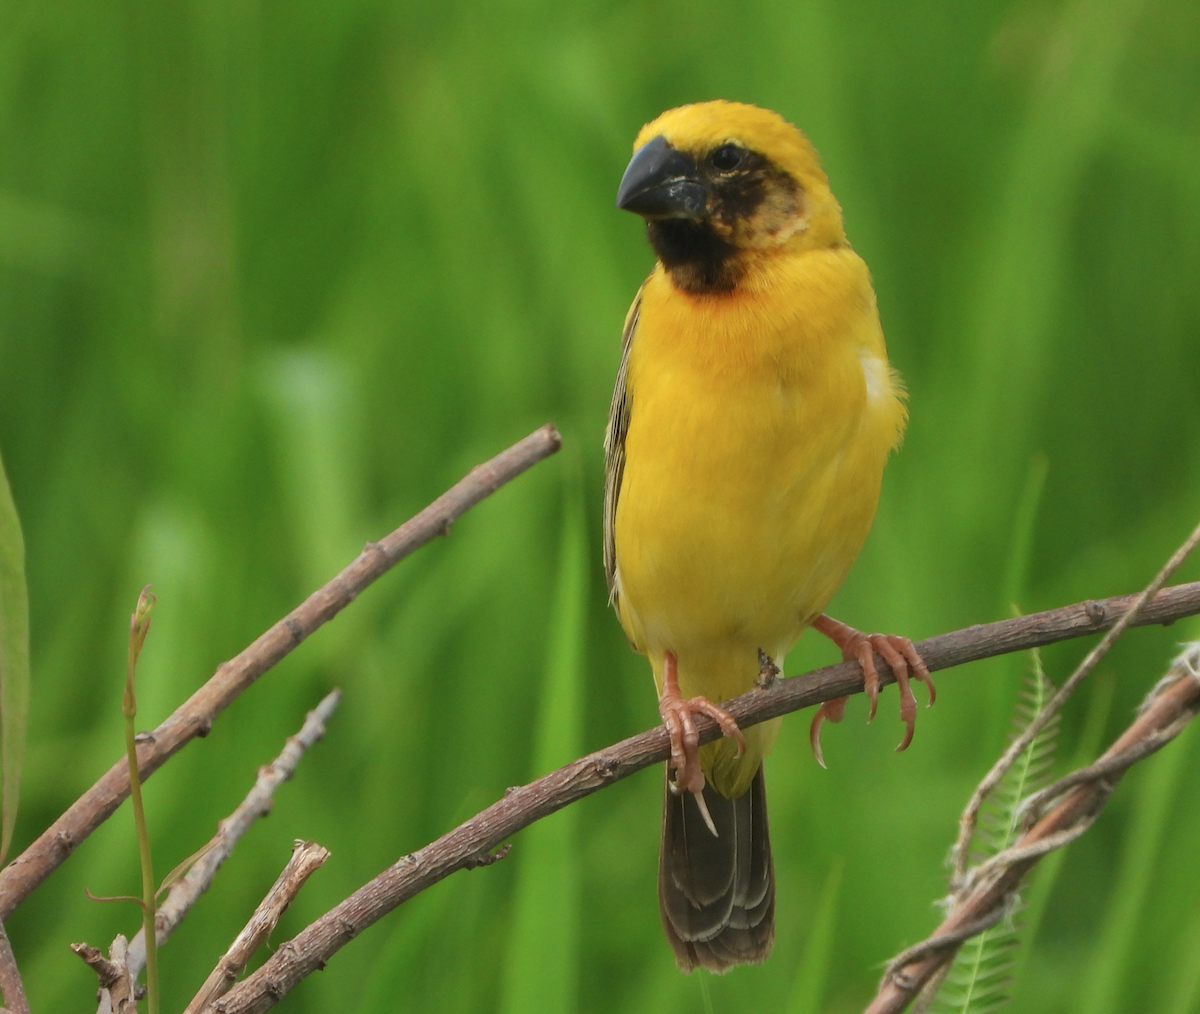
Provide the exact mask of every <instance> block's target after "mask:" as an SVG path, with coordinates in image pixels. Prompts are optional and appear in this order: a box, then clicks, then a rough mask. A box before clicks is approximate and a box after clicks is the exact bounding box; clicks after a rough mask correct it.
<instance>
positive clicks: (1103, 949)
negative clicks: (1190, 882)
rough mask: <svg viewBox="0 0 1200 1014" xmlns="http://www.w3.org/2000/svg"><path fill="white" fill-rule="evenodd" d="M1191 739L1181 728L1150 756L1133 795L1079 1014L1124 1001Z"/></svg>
mask: <svg viewBox="0 0 1200 1014" xmlns="http://www.w3.org/2000/svg"><path fill="white" fill-rule="evenodd" d="M1194 739H1195V734H1194V730H1193V729H1190V728H1189V729H1185V730H1184V731H1183V732H1182V733H1181V734H1180V736H1179V738H1178V740H1177V741H1176V742H1175V743H1174V744H1173V745H1172V748H1171V749H1169V750H1163V751H1162V753H1160V754H1159V755H1158V756H1157V757H1154V758H1153V759H1152V760H1150V761H1148V762H1147V763H1146V765H1145V767H1146V770H1145V771H1144V772H1138V774H1140V775H1141V780H1140V784H1139V785H1138V786H1137V793H1136V796H1135V797H1134V805H1133V811H1132V813H1131V814H1130V816H1129V824H1128V828H1127V830H1126V836H1127V837H1126V842H1125V848H1124V854H1123V855H1122V857H1121V867H1120V870H1119V871H1118V873H1117V878H1116V883H1115V884H1114V885H1113V890H1112V895H1111V897H1110V899H1109V903H1108V910H1107V912H1106V913H1105V916H1104V921H1103V925H1102V928H1101V933H1100V942H1099V943H1098V944H1097V946H1096V951H1095V956H1094V958H1093V959H1092V963H1091V968H1090V970H1089V973H1088V974H1087V976H1086V977H1085V979H1084V987H1083V988H1082V989H1081V990H1080V991H1079V993H1078V1004H1077V1005H1076V1010H1078V1011H1080V1012H1081V1014H1083V1012H1086V1014H1114V1012H1115V1011H1119V1010H1128V1009H1129V1008H1128V1007H1125V1006H1123V1005H1122V1002H1121V997H1122V993H1123V990H1124V985H1125V980H1126V971H1127V969H1128V968H1129V966H1130V963H1131V961H1132V960H1133V957H1134V952H1135V950H1136V949H1137V947H1138V944H1139V942H1140V941H1139V939H1138V928H1139V926H1140V925H1141V921H1142V912H1143V909H1144V908H1145V905H1146V899H1147V895H1148V894H1149V891H1150V878H1151V876H1152V875H1153V873H1154V871H1155V868H1156V866H1157V861H1158V857H1159V854H1160V853H1161V851H1162V849H1163V846H1164V844H1165V842H1166V835H1167V828H1168V825H1169V820H1168V818H1169V817H1170V816H1171V802H1172V800H1173V799H1174V798H1175V795H1176V793H1177V790H1178V788H1179V782H1180V778H1181V777H1182V774H1183V771H1184V770H1185V768H1186V764H1187V758H1188V753H1189V752H1190V750H1191V745H1192V741H1193V740H1194Z"/></svg>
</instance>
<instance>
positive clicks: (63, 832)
mask: <svg viewBox="0 0 1200 1014" xmlns="http://www.w3.org/2000/svg"><path fill="white" fill-rule="evenodd" d="M561 443H562V439H561V438H560V437H559V435H558V431H557V430H556V429H555V428H554V427H553V426H550V425H546V426H543V427H542V428H541V429H539V430H535V431H534V432H533V433H531V434H530V435H529V436H527V437H525V439H524V440H521V441H518V442H517V443H515V444H513V445H512V446H511V447H510V448H508V449H507V450H505V451H502V452H501V453H500V454H498V455H496V457H494V458H492V459H491V460H490V461H487V462H485V463H484V464H482V465H479V466H477V467H476V468H473V469H472V470H471V471H470V473H468V475H467V476H466V477H465V478H464V479H462V480H461V481H460V482H459V483H457V484H456V485H455V486H453V487H451V488H450V489H449V490H448V491H447V492H445V493H443V494H442V495H441V496H440V497H438V498H437V499H436V500H435V501H434V502H433V503H431V504H430V505H429V506H428V507H426V508H425V509H424V510H423V511H421V512H420V513H419V514H416V515H414V516H413V517H412V518H410V519H409V520H408V521H406V522H405V523H404V524H402V525H401V526H400V527H399V528H397V529H396V530H395V531H394V532H392V533H391V534H390V535H388V536H386V537H385V538H383V539H381V540H380V541H379V542H368V543H367V544H366V546H365V547H364V548H363V551H362V552H361V553H360V554H359V555H358V557H357V558H356V559H355V560H354V561H353V562H352V563H351V564H350V565H349V566H348V567H346V568H345V569H344V570H343V571H342V572H341V573H340V574H338V575H337V577H335V578H333V579H332V580H331V581H329V582H328V583H327V584H326V585H325V586H324V587H322V588H320V589H318V590H317V591H315V592H313V593H312V594H311V595H310V596H309V597H308V598H307V599H305V600H304V602H302V603H301V604H300V605H299V606H297V607H296V608H295V609H293V610H292V611H291V612H290V613H288V615H287V616H285V617H284V618H283V619H282V620H280V621H279V622H278V623H276V624H275V625H274V626H272V627H271V628H270V629H269V630H267V631H266V633H264V634H262V635H261V636H260V637H259V638H258V639H257V640H256V641H255V642H254V643H253V644H251V645H250V646H249V647H247V648H246V649H244V650H243V651H242V652H241V653H240V654H239V655H237V656H236V657H235V658H233V659H231V660H230V661H228V662H225V663H223V664H222V665H220V666H218V667H217V671H216V673H215V674H214V675H213V676H212V678H211V679H209V681H208V682H207V683H205V684H204V685H203V686H202V687H201V688H200V689H199V690H197V691H196V692H195V693H194V694H192V696H191V697H189V698H188V699H187V700H186V701H185V702H184V703H183V704H181V705H180V706H179V707H178V708H176V709H175V711H174V712H173V713H172V714H171V715H170V716H169V717H168V718H167V719H166V720H165V721H164V722H163V723H162V724H161V725H160V726H159V727H158V728H157V729H155V730H154V731H153V732H152V733H148V734H145V735H143V736H141V737H139V739H140V740H142V742H141V743H140V744H139V747H138V770H139V772H141V775H142V778H143V779H145V778H147V777H149V776H150V775H151V774H152V773H153V772H154V771H157V770H158V769H159V768H160V767H161V766H162V765H163V764H164V763H166V761H167V760H168V759H169V758H171V757H172V756H173V755H174V754H175V753H177V752H178V751H179V750H180V749H181V748H182V747H183V746H185V745H186V744H187V743H189V742H190V741H191V740H192V739H193V738H195V737H196V736H203V735H205V734H206V733H207V732H208V730H209V729H210V728H211V727H212V722H213V719H215V718H216V717H217V716H218V715H219V714H220V713H221V712H222V711H224V710H225V708H227V707H228V706H229V705H230V704H231V703H232V702H233V700H234V699H235V698H236V697H237V696H238V695H239V694H240V693H242V691H244V690H245V689H246V688H247V687H249V686H250V685H251V684H252V683H253V682H254V681H255V680H256V679H258V677H259V676H261V675H262V674H263V673H265V672H266V671H267V670H268V669H270V668H271V667H272V666H274V665H275V664H276V663H278V662H279V661H280V660H281V659H282V658H283V657H284V656H285V655H287V654H288V653H289V652H290V651H292V649H293V648H295V647H296V646H297V645H298V644H300V642H301V641H303V640H304V639H305V638H306V637H308V635H309V634H311V633H312V632H313V631H314V630H316V629H317V628H318V627H320V626H321V625H323V624H325V623H327V622H328V621H329V620H331V619H333V617H334V616H336V615H337V614H338V613H339V612H341V611H342V610H343V609H344V608H345V607H346V606H348V605H349V604H350V603H351V602H353V601H354V599H355V598H356V597H357V596H358V595H359V593H360V592H362V591H363V589H364V588H366V587H367V586H368V585H370V584H371V583H372V582H374V581H375V580H377V579H378V578H379V577H381V576H382V575H383V574H385V573H386V572H387V571H388V570H390V569H391V568H392V567H393V566H395V565H396V564H397V563H399V562H400V560H402V559H404V557H406V556H408V555H409V554H410V553H412V552H413V551H414V550H416V549H419V548H420V547H421V546H423V545H425V543H427V542H429V541H430V540H431V539H434V538H436V537H437V536H438V535H445V534H446V533H447V532H449V530H450V526H451V525H452V524H453V523H454V521H455V520H457V519H458V518H459V517H460V516H461V515H462V514H464V513H465V512H466V511H468V510H470V509H471V508H472V507H474V506H475V505H476V504H477V503H479V501H481V500H483V499H484V498H485V497H487V496H488V495H489V494H491V493H493V492H494V491H495V490H496V489H498V488H499V487H500V486H502V485H504V484H505V483H506V482H508V481H509V480H511V479H514V478H516V477H517V476H518V475H520V474H521V473H522V472H524V471H525V470H526V469H528V468H530V467H531V466H533V465H535V464H537V463H538V462H539V461H541V460H542V459H543V458H546V457H548V456H549V455H551V454H553V453H554V452H555V451H557V450H558V449H559V447H560V446H561ZM128 795H129V765H128V763H127V761H126V759H125V758H122V759H121V760H119V761H117V763H115V764H114V765H113V766H112V767H111V768H109V769H108V771H107V772H106V773H105V774H104V775H103V776H102V777H101V778H100V780H99V781H97V782H96V783H95V784H94V785H93V786H92V787H91V788H90V789H88V790H87V792H85V793H84V794H83V795H82V796H80V797H79V799H77V800H76V801H75V802H74V803H73V804H71V806H70V807H69V808H68V809H67V811H66V812H65V813H63V814H62V816H60V817H59V818H58V819H57V820H56V821H55V822H54V823H53V824H51V825H50V827H48V828H47V829H46V830H45V831H44V832H42V834H41V835H40V836H39V837H38V839H37V840H36V841H35V842H34V843H33V844H32V845H30V846H29V847H28V848H27V849H26V850H25V851H24V852H22V853H21V855H19V856H18V857H17V858H16V859H14V860H13V861H12V862H11V863H9V864H8V866H6V867H5V868H4V869H3V870H2V871H0V920H5V919H7V918H8V917H9V916H10V915H11V914H12V912H13V910H14V909H15V908H16V907H17V906H18V905H19V904H20V903H21V902H22V901H24V900H25V898H27V897H28V896H29V894H30V893H31V892H32V891H33V890H34V888H36V887H37V886H38V884H40V883H41V882H42V881H43V880H45V879H46V877H48V876H49V875H50V874H51V873H52V872H53V871H54V870H55V869H56V868H57V867H58V866H59V865H60V864H61V863H62V862H63V861H64V860H66V858H67V857H68V856H69V855H70V854H71V853H72V852H73V851H74V850H75V848H76V847H77V846H78V845H79V843H80V842H81V841H83V840H84V839H85V838H86V837H87V836H88V835H90V834H91V833H92V832H93V831H95V830H96V828H97V827H99V826H100V825H101V824H102V823H104V821H106V820H107V819H108V818H109V817H110V816H112V814H113V812H114V811H115V810H116V808H117V807H118V806H119V805H120V804H121V802H122V801H123V800H124V799H125V798H126V796H128Z"/></svg>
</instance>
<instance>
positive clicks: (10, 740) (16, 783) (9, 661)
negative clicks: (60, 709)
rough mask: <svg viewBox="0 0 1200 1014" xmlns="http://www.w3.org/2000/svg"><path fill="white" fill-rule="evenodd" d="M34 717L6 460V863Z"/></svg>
mask: <svg viewBox="0 0 1200 1014" xmlns="http://www.w3.org/2000/svg"><path fill="white" fill-rule="evenodd" d="M28 717H29V597H28V592H27V591H26V588H25V540H24V539H23V538H22V536H21V521H20V518H18V517H17V506H16V504H15V503H13V498H12V490H10V489H9V487H8V476H7V474H6V473H5V471H4V462H3V461H2V460H0V768H2V772H3V773H2V774H0V798H2V800H3V802H2V804H0V810H2V814H0V863H3V862H4V860H5V858H6V857H7V856H8V846H9V844H10V843H11V842H12V836H13V828H14V827H15V826H16V823H17V804H18V802H19V801H20V798H21V766H22V765H23V764H24V761H25V726H26V722H27V720H28Z"/></svg>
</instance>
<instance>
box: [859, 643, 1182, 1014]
mask: <svg viewBox="0 0 1200 1014" xmlns="http://www.w3.org/2000/svg"><path fill="white" fill-rule="evenodd" d="M1198 667H1200V644H1194V645H1191V646H1190V647H1189V649H1188V650H1187V651H1185V652H1184V654H1183V655H1181V656H1180V658H1179V659H1177V660H1176V662H1175V663H1174V665H1173V666H1172V668H1171V671H1170V673H1169V674H1168V676H1167V678H1166V679H1164V680H1163V681H1162V682H1160V683H1159V685H1158V686H1157V687H1156V688H1155V690H1154V693H1153V694H1152V695H1151V698H1150V700H1149V701H1148V702H1147V706H1146V707H1145V708H1144V709H1143V710H1142V713H1141V714H1140V715H1139V716H1138V717H1137V719H1136V720H1135V721H1134V722H1133V724H1132V725H1130V726H1129V728H1128V729H1126V730H1125V732H1124V733H1122V735H1121V736H1120V738H1118V739H1117V741H1116V742H1115V743H1113V745H1112V746H1111V747H1109V749H1108V750H1107V751H1105V753H1104V754H1103V755H1102V756H1101V757H1100V759H1099V760H1098V761H1097V762H1096V763H1095V764H1093V765H1091V766H1090V767H1089V768H1087V769H1084V770H1085V772H1086V774H1087V780H1086V781H1080V778H1079V776H1078V775H1075V776H1070V779H1069V780H1067V779H1064V780H1062V781H1060V782H1058V783H1056V784H1055V785H1053V786H1051V787H1050V790H1049V791H1048V793H1047V794H1041V793H1039V796H1038V799H1037V802H1039V803H1040V804H1041V805H1048V804H1049V803H1050V802H1052V801H1053V800H1054V799H1058V800H1059V801H1058V802H1057V804H1056V805H1054V807H1053V809H1051V810H1050V812H1049V813H1047V814H1046V815H1045V816H1043V817H1041V818H1040V819H1039V820H1037V823H1035V824H1034V825H1033V826H1032V827H1031V828H1029V830H1027V831H1026V832H1025V833H1024V834H1023V835H1022V836H1021V837H1020V838H1019V839H1018V840H1017V842H1016V843H1015V844H1014V845H1013V846H1012V847H1011V848H1009V849H1005V850H1004V851H1003V852H1001V853H999V854H998V855H996V856H993V857H992V858H991V859H989V860H988V861H987V862H986V863H983V864H981V865H980V866H979V867H977V868H975V869H974V870H971V871H969V872H968V873H967V876H966V877H965V878H964V884H963V887H962V890H961V891H960V892H959V893H958V894H957V895H956V900H955V902H954V905H953V907H952V908H951V909H950V912H949V914H948V915H947V916H946V918H945V920H944V921H943V922H942V924H941V925H940V926H939V927H938V928H937V929H936V930H935V931H934V933H933V935H932V936H931V937H930V938H929V939H928V940H926V941H924V942H923V943H920V944H917V945H916V946H915V947H910V948H909V949H908V950H906V951H905V952H904V953H903V954H901V955H899V956H898V957H897V958H896V959H895V960H894V961H893V962H892V964H891V966H890V967H889V968H888V971H887V973H886V974H885V975H884V978H883V982H882V983H881V984H880V987H879V993H878V994H877V995H876V997H875V999H874V1000H873V1001H872V1002H871V1004H870V1006H869V1007H867V1009H866V1011H865V1012H864V1014H899V1012H900V1011H903V1010H904V1009H905V1008H906V1007H907V1006H908V1004H909V1003H910V1002H911V1000H912V999H913V997H914V996H915V995H916V994H917V993H918V992H919V991H920V990H921V988H922V987H923V986H924V984H925V983H926V982H927V981H928V980H929V979H931V978H932V977H933V976H935V975H936V974H938V973H939V972H940V971H941V969H942V968H943V967H945V966H946V965H947V964H948V963H949V962H950V961H952V960H953V959H954V954H955V952H956V951H957V949H958V945H959V944H961V943H962V941H963V940H965V939H966V938H967V937H968V936H973V935H974V934H975V933H978V932H981V931H982V930H983V929H986V928H987V926H988V925H990V924H994V923H995V922H996V921H997V920H998V919H999V918H1000V917H1001V916H1002V915H1003V913H1004V909H1005V907H1006V906H1007V905H1008V904H1009V902H1010V899H1011V898H1012V897H1013V893H1014V892H1015V891H1016V890H1017V887H1018V886H1019V884H1020V882H1021V879H1022V877H1024V876H1025V874H1026V873H1027V872H1028V871H1029V870H1030V869H1032V867H1033V866H1034V865H1035V864H1036V863H1037V861H1038V860H1039V859H1040V858H1041V857H1042V856H1043V855H1045V854H1046V853H1048V852H1050V851H1052V850H1053V849H1056V848H1061V847H1062V846H1063V845H1065V844H1067V843H1068V842H1070V841H1073V840H1074V839H1076V838H1078V837H1079V836H1080V835H1081V834H1083V832H1084V831H1086V830H1087V829H1088V828H1089V827H1090V826H1091V825H1092V823H1093V822H1094V821H1095V819H1096V817H1097V816H1098V815H1099V813H1100V811H1101V810H1102V809H1103V808H1104V804H1105V803H1106V802H1107V801H1108V797H1109V796H1110V795H1111V794H1112V791H1113V789H1114V788H1115V787H1116V784H1117V782H1118V781H1119V780H1120V778H1121V776H1122V775H1123V774H1124V773H1125V771H1127V770H1128V769H1129V768H1130V767H1131V766H1132V765H1133V764H1135V763H1137V762H1138V761H1139V760H1142V759H1143V758H1145V757H1148V756H1150V754H1152V753H1154V752H1155V751H1156V750H1158V749H1159V748H1161V747H1162V746H1163V745H1164V744H1165V743H1167V742H1169V741H1170V739H1172V738H1174V737H1175V736H1176V735H1178V734H1179V732H1180V731H1182V729H1183V728H1184V727H1185V726H1186V725H1187V724H1188V723H1189V722H1190V721H1191V720H1192V719H1193V718H1194V717H1195V715H1196V712H1197V709H1200V668H1198ZM1036 816H1037V813H1036V811H1034V812H1033V813H1031V814H1030V818H1031V819H1032V818H1033V817H1036Z"/></svg>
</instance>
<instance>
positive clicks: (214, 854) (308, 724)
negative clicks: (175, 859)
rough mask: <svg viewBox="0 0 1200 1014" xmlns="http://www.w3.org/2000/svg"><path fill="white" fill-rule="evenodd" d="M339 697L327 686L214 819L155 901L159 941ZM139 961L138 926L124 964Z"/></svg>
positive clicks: (270, 800)
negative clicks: (200, 846) (199, 848)
mask: <svg viewBox="0 0 1200 1014" xmlns="http://www.w3.org/2000/svg"><path fill="white" fill-rule="evenodd" d="M341 699H342V692H341V691H340V690H336V689H335V690H331V691H329V693H328V694H326V695H325V697H324V698H322V700H321V703H320V704H318V705H317V706H316V707H315V708H313V709H312V711H310V712H309V713H308V715H307V716H306V717H305V719H304V724H303V725H302V726H301V727H300V731H299V732H297V733H296V734H295V735H294V736H289V737H288V740H287V744H286V745H285V746H284V748H283V750H282V751H281V752H280V754H279V756H278V757H276V758H275V759H274V760H273V761H271V763H270V764H268V765H267V766H266V767H262V768H259V769H258V777H257V778H256V779H255V781H254V786H253V787H252V788H251V789H250V791H249V792H248V793H246V798H245V799H243V800H242V801H241V803H239V804H238V807H237V809H235V810H234V811H233V813H231V814H230V815H229V816H228V817H226V818H225V819H224V820H223V821H221V822H220V823H219V824H218V825H217V833H216V836H215V840H216V844H214V845H213V846H212V847H211V848H210V849H209V850H208V851H207V852H205V853H204V855H202V856H201V857H200V858H199V859H197V860H196V862H195V864H194V865H193V866H192V868H191V869H190V870H188V871H187V873H185V874H184V875H183V876H182V877H180V878H179V879H178V880H177V881H175V883H174V884H172V885H171V887H170V888H169V889H168V891H167V898H166V901H164V902H163V903H162V904H161V905H160V906H159V907H158V915H157V917H156V918H155V920H154V935H155V937H156V938H157V939H158V943H159V946H162V945H163V944H164V943H166V942H167V938H168V937H169V936H170V935H171V934H172V933H173V932H174V931H175V928H176V927H177V926H178V925H179V924H180V923H181V922H183V917H184V916H185V915H187V914H188V912H189V911H190V910H191V907H192V906H193V905H194V904H196V902H197V901H198V900H199V898H200V895H202V894H203V893H204V892H205V891H207V890H208V888H209V886H210V885H211V884H212V882H213V877H215V876H216V875H217V870H219V869H220V868H221V864H222V863H223V862H225V860H226V859H228V858H229V856H230V855H231V854H232V852H233V848H234V846H235V845H237V843H238V842H239V841H240V840H241V837H242V835H244V834H245V833H246V832H247V831H248V830H250V825H251V824H253V823H254V822H255V821H256V820H258V818H259V817H265V816H266V815H267V814H268V813H270V812H271V807H272V805H273V804H274V799H275V790H276V789H277V788H279V786H280V785H282V784H283V783H284V782H286V781H287V780H288V779H289V778H291V777H292V775H293V774H294V773H295V771H296V765H298V764H299V763H300V758H301V757H303V756H304V754H305V752H306V751H307V750H308V748H309V747H311V746H312V745H313V744H314V743H316V742H317V740H319V739H320V738H321V737H322V736H324V735H325V724H326V723H327V722H328V721H329V719H330V717H331V716H332V715H333V712H334V709H335V708H336V707H337V706H338V702H339V701H340V700H341ZM145 964H146V939H145V937H144V936H143V934H142V931H141V930H138V933H137V936H135V937H134V938H133V940H132V941H131V942H130V944H129V970H130V972H132V973H133V977H134V978H135V979H136V978H137V976H138V975H139V974H140V973H141V971H142V969H143V968H144V967H145Z"/></svg>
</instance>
